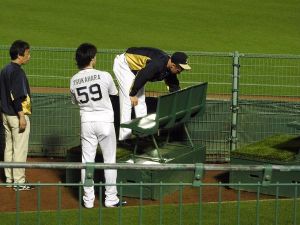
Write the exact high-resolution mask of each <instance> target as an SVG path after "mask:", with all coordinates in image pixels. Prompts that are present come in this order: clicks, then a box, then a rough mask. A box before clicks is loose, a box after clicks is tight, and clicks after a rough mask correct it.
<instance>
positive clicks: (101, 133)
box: [81, 121, 119, 208]
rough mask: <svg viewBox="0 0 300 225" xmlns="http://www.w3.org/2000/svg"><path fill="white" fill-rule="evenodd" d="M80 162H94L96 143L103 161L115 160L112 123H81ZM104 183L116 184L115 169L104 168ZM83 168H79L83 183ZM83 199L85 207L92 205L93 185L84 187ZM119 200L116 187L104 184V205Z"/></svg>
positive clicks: (93, 198)
mask: <svg viewBox="0 0 300 225" xmlns="http://www.w3.org/2000/svg"><path fill="white" fill-rule="evenodd" d="M81 144H82V162H83V163H86V162H95V157H96V151H97V146H98V144H99V145H100V148H101V151H102V155H103V159H104V163H115V162H116V148H117V146H116V145H117V143H116V134H115V128H114V124H113V123H107V122H97V121H96V122H95V121H93V122H84V123H82V124H81ZM104 177H105V183H106V184H116V181H117V170H104ZM84 180H85V170H81V181H82V182H83V183H84ZM83 189H84V196H83V201H84V205H85V206H86V207H87V208H92V207H93V206H94V200H95V190H94V187H84V188H83ZM118 202H119V198H118V197H117V187H116V186H115V185H113V186H105V202H104V204H105V206H112V205H114V204H117V203H118Z"/></svg>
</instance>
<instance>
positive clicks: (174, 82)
mask: <svg viewBox="0 0 300 225" xmlns="http://www.w3.org/2000/svg"><path fill="white" fill-rule="evenodd" d="M187 60H188V56H187V55H186V54H185V53H184V52H175V53H173V54H172V56H169V55H168V54H167V53H165V52H164V51H162V50H160V49H156V48H151V47H131V48H128V49H127V50H126V52H125V53H123V54H121V55H117V56H116V57H115V60H114V66H113V70H114V73H115V75H116V79H117V81H118V84H119V99H120V123H125V122H127V121H130V120H131V111H132V107H134V111H135V115H136V117H143V116H145V115H147V106H146V102H145V88H144V86H145V84H146V83H147V82H155V81H162V80H164V81H165V83H166V85H167V87H168V90H169V92H173V91H177V90H179V89H180V86H179V80H178V78H177V75H178V74H180V73H181V72H182V71H183V70H190V69H191V67H190V66H189V65H188V62H187ZM128 139H131V130H130V129H127V128H120V132H119V140H120V141H126V140H128ZM121 143H122V142H121Z"/></svg>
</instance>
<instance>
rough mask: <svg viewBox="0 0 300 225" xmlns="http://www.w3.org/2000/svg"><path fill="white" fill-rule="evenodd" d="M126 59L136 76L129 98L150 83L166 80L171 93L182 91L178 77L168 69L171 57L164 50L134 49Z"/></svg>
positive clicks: (130, 49) (126, 53)
mask: <svg viewBox="0 0 300 225" xmlns="http://www.w3.org/2000/svg"><path fill="white" fill-rule="evenodd" d="M125 57H126V60H127V63H128V66H129V68H130V69H131V71H132V72H133V73H134V74H135V79H134V82H133V85H132V87H131V90H130V93H129V96H135V95H136V94H137V92H138V91H139V90H140V89H141V88H142V87H143V86H144V85H145V84H146V83H147V82H148V81H150V82H154V81H161V80H164V81H165V83H166V85H167V86H168V89H169V91H170V92H173V91H177V90H179V89H180V87H179V80H178V78H177V75H176V74H172V73H171V71H170V70H169V69H167V63H168V60H169V59H170V56H169V55H168V54H167V53H165V52H163V51H162V50H159V49H156V48H149V47H139V48H136V47H132V48H128V49H127V51H126V52H125Z"/></svg>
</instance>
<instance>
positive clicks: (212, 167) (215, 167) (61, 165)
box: [0, 162, 300, 172]
mask: <svg viewBox="0 0 300 225" xmlns="http://www.w3.org/2000/svg"><path fill="white" fill-rule="evenodd" d="M199 165H201V167H203V169H204V170H207V171H264V170H265V169H266V168H267V169H272V170H274V171H281V172H292V171H300V165H267V164H264V165H259V164H257V165H238V164H235V165H230V164H202V163H196V164H172V163H170V164H169V163H168V164H165V163H162V164H150V165H149V164H147V165H145V164H129V163H87V164H85V163H77V162H68V163H67V162H49V163H44V162H27V163H24V162H23V163H22V162H13V163H12V162H0V168H34V169H86V168H87V167H90V166H92V167H94V168H95V169H118V170H125V169H130V170H195V169H196V168H198V167H199Z"/></svg>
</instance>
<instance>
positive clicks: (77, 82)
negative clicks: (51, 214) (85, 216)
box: [70, 43, 125, 208]
mask: <svg viewBox="0 0 300 225" xmlns="http://www.w3.org/2000/svg"><path fill="white" fill-rule="evenodd" d="M96 53H97V48H96V47H95V46H94V45H92V44H89V43H83V44H81V45H80V46H79V47H78V48H77V50H76V56H75V57H76V62H77V66H78V68H79V69H80V71H79V72H78V73H76V74H75V75H74V76H73V77H72V78H71V81H70V91H71V96H72V102H73V103H74V104H78V105H79V107H80V120H81V145H82V162H83V163H86V162H95V156H96V151H97V146H98V144H99V145H100V148H101V151H102V155H103V159H104V163H115V162H116V134H115V128H114V112H113V108H112V104H111V101H110V98H109V95H116V94H117V93H118V91H117V89H116V86H115V84H114V82H113V79H112V77H111V75H110V74H109V73H108V72H104V71H99V70H96V69H94V66H95V64H96ZM104 176H105V182H106V184H116V179H117V170H111V169H110V170H104ZM81 180H82V182H84V181H85V170H82V171H81ZM94 200H95V192H94V187H87V186H85V187H84V195H83V203H84V206H85V207H86V208H93V207H94ZM104 204H105V206H106V207H117V206H119V205H120V202H119V198H118V197H117V188H116V186H106V187H105V202H104ZM122 204H125V203H124V202H123V203H122Z"/></svg>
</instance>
